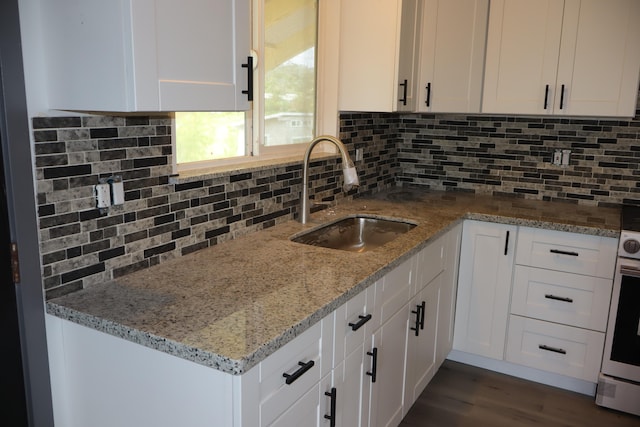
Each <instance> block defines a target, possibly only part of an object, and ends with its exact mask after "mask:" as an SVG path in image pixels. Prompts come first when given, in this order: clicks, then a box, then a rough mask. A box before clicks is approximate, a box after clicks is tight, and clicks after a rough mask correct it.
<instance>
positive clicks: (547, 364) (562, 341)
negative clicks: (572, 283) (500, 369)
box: [506, 315, 604, 382]
mask: <svg viewBox="0 0 640 427" xmlns="http://www.w3.org/2000/svg"><path fill="white" fill-rule="evenodd" d="M603 347H604V334H603V333H601V332H594V331H590V330H587V329H580V328H574V327H572V326H564V325H558V324H556V323H549V322H543V321H540V320H535V319H528V318H525V317H520V316H514V315H511V316H510V318H509V333H508V339H507V351H506V360H507V361H509V362H513V363H517V364H520V365H525V366H529V367H532V368H537V369H541V370H543V371H548V372H554V373H556V374H561V375H566V376H569V377H574V378H578V379H582V380H585V381H591V382H597V381H598V373H599V371H600V361H601V360H602V350H603Z"/></svg>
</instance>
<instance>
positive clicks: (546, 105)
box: [544, 85, 549, 110]
mask: <svg viewBox="0 0 640 427" xmlns="http://www.w3.org/2000/svg"><path fill="white" fill-rule="evenodd" d="M548 106H549V85H546V86H545V87H544V109H545V110H546V109H547V107H548Z"/></svg>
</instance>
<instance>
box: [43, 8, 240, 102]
mask: <svg viewBox="0 0 640 427" xmlns="http://www.w3.org/2000/svg"><path fill="white" fill-rule="evenodd" d="M42 8H43V17H46V19H44V18H43V43H44V50H45V55H46V67H47V79H48V82H47V83H48V95H49V107H50V108H52V109H61V110H79V111H116V112H127V111H182V110H188V111H243V110H247V109H248V108H249V102H248V100H247V97H246V95H244V94H242V91H243V90H245V89H246V88H247V77H248V72H247V69H246V68H243V67H242V64H243V63H245V62H246V60H247V56H248V55H249V39H250V16H249V2H248V1H245V0H216V1H214V0H185V1H183V2H174V1H170V0H113V1H106V2H105V1H102V0H82V1H79V0H50V1H46V2H42Z"/></svg>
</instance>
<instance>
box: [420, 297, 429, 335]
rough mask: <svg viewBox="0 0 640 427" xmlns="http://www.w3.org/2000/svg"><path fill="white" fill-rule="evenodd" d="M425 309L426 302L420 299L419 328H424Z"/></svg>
mask: <svg viewBox="0 0 640 427" xmlns="http://www.w3.org/2000/svg"><path fill="white" fill-rule="evenodd" d="M426 311H427V302H426V301H422V304H420V329H423V330H424V313H425V312H426Z"/></svg>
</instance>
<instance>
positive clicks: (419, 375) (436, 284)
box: [403, 274, 444, 415]
mask: <svg viewBox="0 0 640 427" xmlns="http://www.w3.org/2000/svg"><path fill="white" fill-rule="evenodd" d="M443 278H444V274H440V275H438V277H436V278H435V279H433V280H432V281H431V283H429V284H428V285H427V286H426V287H425V288H423V289H422V290H421V291H420V292H418V294H417V295H416V296H415V297H414V298H413V299H412V300H411V302H410V303H409V307H408V309H407V311H408V313H407V314H408V315H409V316H408V317H409V330H408V331H407V361H406V372H405V375H406V380H405V392H404V414H403V415H406V413H407V412H408V411H409V409H410V408H411V405H413V403H414V402H415V401H416V399H417V398H418V396H420V393H422V391H423V390H424V388H425V387H426V386H427V384H428V383H429V381H431V378H433V376H434V375H435V373H436V370H437V368H438V366H437V363H436V336H437V335H436V334H437V330H438V303H439V297H440V289H441V288H442V283H443Z"/></svg>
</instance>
